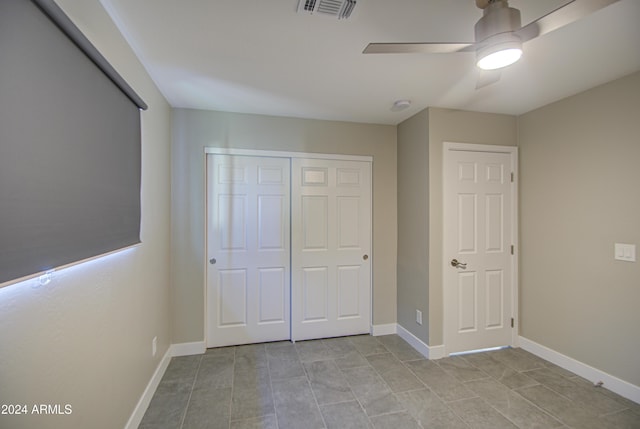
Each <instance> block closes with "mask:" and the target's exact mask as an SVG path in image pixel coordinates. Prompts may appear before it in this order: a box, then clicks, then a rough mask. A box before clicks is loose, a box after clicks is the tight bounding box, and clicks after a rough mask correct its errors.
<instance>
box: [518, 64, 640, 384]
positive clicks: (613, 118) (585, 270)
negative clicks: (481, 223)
mask: <svg viewBox="0 0 640 429" xmlns="http://www.w3.org/2000/svg"><path fill="white" fill-rule="evenodd" d="M518 125H519V146H520V206H521V209H520V213H521V215H520V218H521V223H520V246H521V249H520V252H521V253H520V291H521V292H520V309H521V313H520V314H521V318H520V319H521V320H520V323H521V325H520V327H521V328H520V329H521V332H520V334H521V335H522V336H524V337H526V338H528V339H531V340H533V341H536V342H538V343H540V344H542V345H544V346H547V347H549V348H551V349H553V350H556V351H558V352H560V353H563V354H565V355H567V356H569V357H572V358H574V359H577V360H579V361H581V362H583V363H586V364H588V365H591V366H593V367H595V368H598V369H600V370H603V371H605V372H607V373H609V374H612V375H614V376H617V377H619V378H621V379H623V380H626V381H628V382H631V383H633V384H635V385H636V386H640V358H639V356H640V335H639V334H638V328H639V327H640V311H638V309H639V305H640V262H636V263H629V262H620V261H614V259H613V254H614V252H613V248H614V243H615V242H623V243H634V244H636V245H640V190H639V189H638V186H639V185H640V73H636V74H633V75H631V76H628V77H626V78H623V79H620V80H616V81H613V82H611V83H608V84H606V85H603V86H600V87H597V88H595V89H592V90H590V91H587V92H584V93H581V94H579V95H576V96H574V97H571V98H567V99H565V100H562V101H559V102H557V103H554V104H551V105H548V106H546V107H543V108H541V109H538V110H535V111H533V112H530V113H527V114H525V115H523V116H521V117H520V118H519V121H518Z"/></svg>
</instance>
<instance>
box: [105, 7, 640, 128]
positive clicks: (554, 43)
mask: <svg viewBox="0 0 640 429" xmlns="http://www.w3.org/2000/svg"><path fill="white" fill-rule="evenodd" d="M101 2H102V4H103V5H104V7H105V9H106V10H107V12H108V13H109V14H110V15H111V17H112V18H113V20H114V21H115V22H116V24H117V25H118V27H119V28H120V30H121V31H122V33H123V34H124V36H125V38H126V39H127V40H128V42H129V43H130V44H131V46H132V47H133V49H134V51H135V52H136V54H137V55H138V56H139V58H140V60H141V61H142V63H143V64H144V66H145V67H146V69H147V70H148V72H149V74H150V75H151V77H152V78H153V80H154V81H155V82H156V84H157V85H158V87H159V88H160V91H162V93H163V94H164V96H165V97H166V98H167V100H168V101H169V103H170V104H171V105H172V106H174V107H183V108H194V109H208V110H222V111H229V112H243V113H258V114H268V115H279V116H292V117H304V118H316V119H331V120H342V121H354V122H368V123H380V124H397V123H399V122H401V121H403V120H404V119H406V118H408V117H410V116H412V115H413V114H415V113H416V112H418V111H420V110H422V109H424V108H425V107H429V106H436V107H444V108H452V109H464V110H473V111H483V112H494V113H507V114H516V115H517V114H522V113H525V112H527V111H530V110H532V109H535V108H537V107H540V106H543V105H545V104H548V103H550V102H553V101H555V100H559V99H561V98H564V97H566V96H569V95H572V94H576V93H578V92H581V91H583V90H586V89H588V88H592V87H594V86H596V85H598V84H601V83H604V82H608V81H610V80H613V79H615V78H618V77H621V76H624V75H627V74H629V73H632V72H634V71H636V70H640V25H639V24H638V21H639V20H640V1H639V0H620V1H619V2H617V3H614V4H613V5H610V6H607V7H606V8H604V9H601V10H599V11H597V12H596V13H594V14H592V15H590V16H588V17H586V18H584V19H582V20H580V21H578V22H575V23H572V24H570V25H568V26H565V27H563V28H561V29H559V30H556V31H554V32H552V33H549V34H547V35H544V36H542V37H539V38H537V39H534V40H531V41H529V42H527V43H526V44H525V45H524V56H523V58H522V59H521V60H520V61H519V62H518V63H516V64H515V65H513V66H511V67H509V68H507V69H504V70H503V72H502V77H501V79H500V81H499V82H497V83H495V84H492V85H489V86H486V87H483V88H481V89H478V90H476V89H475V87H476V81H477V78H478V70H477V69H476V67H475V56H474V54H472V53H456V54H446V55H442V54H441V55H423V54H395V55H380V54H377V55H376V54H373V55H364V54H362V53H361V52H362V50H363V49H364V47H365V46H366V45H367V44H368V43H369V42H422V41H432V42H443V41H452V42H453V41H456V42H467V41H473V26H474V24H475V22H476V21H477V20H478V19H479V18H480V16H481V10H479V9H477V8H476V6H475V3H474V1H473V0H358V2H357V6H356V8H355V11H354V13H353V15H352V16H351V18H349V19H346V20H337V19H332V18H328V17H326V16H322V15H318V14H315V15H310V14H306V13H304V14H301V13H297V11H296V10H297V5H298V0H244V1H243V0H101ZM566 2H567V0H511V1H510V5H511V6H512V7H515V8H518V9H520V11H521V13H522V22H523V25H525V24H527V23H529V22H531V21H533V20H535V19H537V18H539V17H540V16H542V15H545V14H546V13H549V12H550V11H552V10H554V9H555V8H557V7H559V6H561V5H563V4H564V3H566ZM399 99H408V100H411V101H412V106H411V107H410V108H409V109H407V110H404V111H401V112H394V111H392V110H391V106H392V104H393V102H394V101H395V100H399Z"/></svg>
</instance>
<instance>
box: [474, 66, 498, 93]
mask: <svg viewBox="0 0 640 429" xmlns="http://www.w3.org/2000/svg"><path fill="white" fill-rule="evenodd" d="M478 71H479V73H478V80H476V89H480V88H484V87H485V86H489V85H491V84H494V83H496V82H497V81H499V80H500V76H502V69H496V70H481V69H478Z"/></svg>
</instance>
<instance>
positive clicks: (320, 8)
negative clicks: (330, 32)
mask: <svg viewBox="0 0 640 429" xmlns="http://www.w3.org/2000/svg"><path fill="white" fill-rule="evenodd" d="M355 7H356V0H299V2H298V12H309V13H318V14H322V15H327V16H334V17H336V18H338V19H346V18H349V16H351V12H353V8H355Z"/></svg>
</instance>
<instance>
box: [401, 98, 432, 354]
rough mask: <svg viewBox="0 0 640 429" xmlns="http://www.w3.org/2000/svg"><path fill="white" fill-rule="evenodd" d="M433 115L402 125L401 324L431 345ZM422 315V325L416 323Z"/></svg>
mask: <svg viewBox="0 0 640 429" xmlns="http://www.w3.org/2000/svg"><path fill="white" fill-rule="evenodd" d="M428 261H429V113H428V110H426V109H425V110H423V111H421V112H419V113H417V114H415V115H414V116H412V117H411V118H409V119H407V120H406V121H404V122H402V123H401V124H399V125H398V324H400V325H401V326H402V327H403V328H405V329H407V330H408V331H409V332H411V333H412V334H413V335H415V336H416V337H418V338H419V339H420V340H422V341H423V342H425V343H427V344H428V343H429V265H428ZM416 310H420V311H421V312H422V325H419V324H418V323H416Z"/></svg>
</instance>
